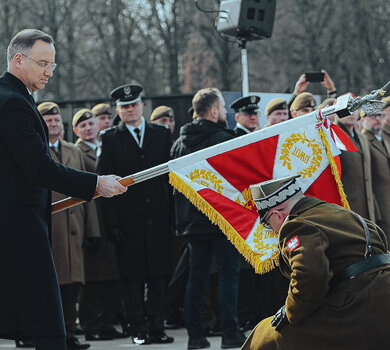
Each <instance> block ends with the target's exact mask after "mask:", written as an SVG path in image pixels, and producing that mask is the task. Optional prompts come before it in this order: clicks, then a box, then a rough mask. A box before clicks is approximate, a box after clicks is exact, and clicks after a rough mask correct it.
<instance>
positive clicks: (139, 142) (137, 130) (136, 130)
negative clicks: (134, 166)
mask: <svg viewBox="0 0 390 350" xmlns="http://www.w3.org/2000/svg"><path fill="white" fill-rule="evenodd" d="M134 132H135V134H136V135H137V139H138V144H139V145H140V146H141V130H140V129H138V128H135V129H134Z"/></svg>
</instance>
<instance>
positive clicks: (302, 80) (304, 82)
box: [288, 69, 337, 118]
mask: <svg viewBox="0 0 390 350" xmlns="http://www.w3.org/2000/svg"><path fill="white" fill-rule="evenodd" d="M321 73H322V74H321ZM306 74H307V76H306ZM322 77H323V79H322V80H321V78H322ZM310 82H317V83H318V82H319V83H320V84H321V85H322V86H323V87H324V88H325V89H326V95H327V97H337V89H336V85H335V84H334V82H333V80H332V78H331V77H330V76H329V74H328V72H327V71H326V70H325V69H321V71H319V72H307V73H303V74H302V75H301V76H300V77H299V79H298V80H297V82H296V83H295V88H294V92H293V96H292V98H291V100H290V102H289V103H288V107H289V110H290V118H293V116H292V114H291V105H292V103H293V102H294V100H295V99H296V98H297V96H298V95H299V94H301V93H302V92H305V91H306V90H307V88H308V86H309V84H310ZM314 107H315V106H313V108H314ZM313 110H314V109H313ZM306 113H307V112H306Z"/></svg>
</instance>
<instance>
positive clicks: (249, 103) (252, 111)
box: [230, 95, 260, 136]
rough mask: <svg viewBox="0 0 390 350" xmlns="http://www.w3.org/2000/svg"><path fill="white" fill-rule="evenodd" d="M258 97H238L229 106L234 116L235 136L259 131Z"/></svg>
mask: <svg viewBox="0 0 390 350" xmlns="http://www.w3.org/2000/svg"><path fill="white" fill-rule="evenodd" d="M259 102H260V97H259V96H256V95H250V96H245V97H240V98H238V99H236V100H235V101H233V102H232V103H231V104H230V108H232V109H234V111H235V112H236V115H235V116H234V118H235V120H236V123H237V124H236V127H235V128H234V132H235V134H236V136H242V135H246V134H249V133H250V132H253V131H255V130H258V129H259V106H258V103H259Z"/></svg>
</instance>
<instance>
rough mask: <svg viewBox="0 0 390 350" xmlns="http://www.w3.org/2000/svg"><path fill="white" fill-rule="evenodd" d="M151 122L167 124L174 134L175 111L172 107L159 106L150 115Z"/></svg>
mask: <svg viewBox="0 0 390 350" xmlns="http://www.w3.org/2000/svg"><path fill="white" fill-rule="evenodd" d="M150 122H151V123H152V124H160V125H164V126H166V127H167V128H168V129H169V130H170V131H171V133H172V134H173V131H174V130H175V112H174V111H173V109H172V108H171V107H168V106H158V107H156V108H155V109H154V110H153V112H152V114H151V115H150Z"/></svg>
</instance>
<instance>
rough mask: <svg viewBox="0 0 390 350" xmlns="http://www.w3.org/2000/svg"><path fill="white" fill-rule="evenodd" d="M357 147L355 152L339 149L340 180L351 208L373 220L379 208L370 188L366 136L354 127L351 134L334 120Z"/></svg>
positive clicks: (369, 162)
mask: <svg viewBox="0 0 390 350" xmlns="http://www.w3.org/2000/svg"><path fill="white" fill-rule="evenodd" d="M335 124H336V125H338V126H339V127H340V128H341V130H343V131H344V132H345V133H346V134H347V135H348V137H349V138H350V140H351V141H352V142H353V144H354V145H355V146H356V148H357V149H358V150H357V151H356V152H349V151H341V154H340V162H341V181H342V183H343V187H344V192H345V194H346V196H347V199H348V202H349V205H350V207H351V209H352V210H353V211H354V212H356V213H358V214H359V215H361V216H363V217H365V218H367V219H370V220H371V221H374V222H375V219H376V218H378V214H379V208H378V205H377V203H376V201H375V197H374V192H373V190H372V176H371V155H370V146H369V143H368V141H367V138H366V137H365V136H363V135H361V134H360V133H359V132H358V131H357V130H355V129H354V136H352V135H351V134H350V133H349V131H348V130H347V129H346V128H345V126H344V125H343V124H341V123H339V122H338V121H336V122H335Z"/></svg>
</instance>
